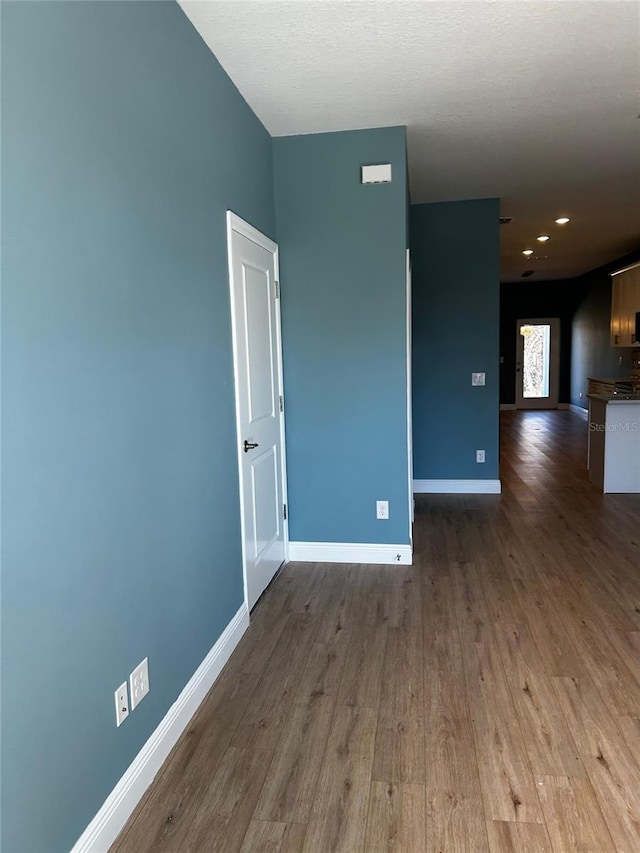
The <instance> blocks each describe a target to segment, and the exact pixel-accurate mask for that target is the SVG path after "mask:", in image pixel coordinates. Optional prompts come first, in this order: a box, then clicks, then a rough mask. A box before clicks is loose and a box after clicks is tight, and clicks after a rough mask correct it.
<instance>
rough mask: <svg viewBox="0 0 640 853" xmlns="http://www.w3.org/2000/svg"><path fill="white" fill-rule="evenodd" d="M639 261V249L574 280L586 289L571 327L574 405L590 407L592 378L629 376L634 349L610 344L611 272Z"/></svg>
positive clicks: (572, 394) (572, 396)
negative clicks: (589, 390)
mask: <svg viewBox="0 0 640 853" xmlns="http://www.w3.org/2000/svg"><path fill="white" fill-rule="evenodd" d="M637 261H640V252H634V253H633V254H631V255H625V256H624V257H622V258H618V260H616V261H613V262H612V263H610V264H607V265H606V266H603V267H598V269H595V270H592V271H591V272H588V273H586V275H583V276H580V277H579V278H577V279H575V281H576V282H578V283H579V284H580V286H581V287H582V289H583V291H584V298H583V300H582V302H581V303H580V305H579V307H578V309H577V311H576V313H575V315H574V318H573V327H572V358H571V402H572V403H573V404H574V405H575V406H582V407H583V408H585V409H586V408H587V407H588V404H589V403H588V400H587V386H588V379H589V377H594V378H596V379H597V378H600V379H626V378H628V377H629V375H630V372H631V353H632V351H633V349H632V348H631V347H612V346H611V334H610V328H611V287H612V284H611V273H612V272H613V271H614V270H619V269H622V268H623V267H626V266H629V265H630V264H633V263H636V262H637ZM621 357H622V364H620V361H619V360H620V358H621ZM580 394H582V397H581V396H580Z"/></svg>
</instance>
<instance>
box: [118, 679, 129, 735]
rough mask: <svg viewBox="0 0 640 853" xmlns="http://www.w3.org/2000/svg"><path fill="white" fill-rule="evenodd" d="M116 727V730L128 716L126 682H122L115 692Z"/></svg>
mask: <svg viewBox="0 0 640 853" xmlns="http://www.w3.org/2000/svg"><path fill="white" fill-rule="evenodd" d="M115 696H116V726H118V728H119V727H120V726H121V725H122V724H123V723H124V721H125V720H126V719H127V717H128V716H129V694H128V693H127V682H126V681H123V682H122V684H121V685H120V687H118V689H117V690H116V694H115Z"/></svg>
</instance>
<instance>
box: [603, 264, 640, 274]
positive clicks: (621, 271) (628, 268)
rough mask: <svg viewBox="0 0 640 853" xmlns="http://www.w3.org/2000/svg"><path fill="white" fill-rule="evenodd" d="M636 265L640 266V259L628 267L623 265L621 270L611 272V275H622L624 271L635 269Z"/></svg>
mask: <svg viewBox="0 0 640 853" xmlns="http://www.w3.org/2000/svg"><path fill="white" fill-rule="evenodd" d="M636 267H640V261H636V263H635V264H630V265H629V266H628V267H623V268H622V269H621V270H616V271H615V272H610V273H609V275H610V276H611V277H613V276H614V275H620V273H623V272H629V270H634V269H636Z"/></svg>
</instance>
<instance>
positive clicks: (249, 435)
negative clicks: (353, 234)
mask: <svg viewBox="0 0 640 853" xmlns="http://www.w3.org/2000/svg"><path fill="white" fill-rule="evenodd" d="M227 238H228V248H229V278H230V285H231V316H232V329H233V351H234V369H235V390H236V420H237V426H238V444H239V446H238V460H239V468H240V503H241V519H242V535H243V559H244V576H245V597H246V600H247V604H248V606H249V609H251V608H252V607H253V606H254V604H255V603H256V601H257V600H258V598H260V596H261V594H262V593H263V592H264V590H265V588H266V587H267V585H268V584H269V582H270V581H271V579H272V578H273V576H274V575H275V573H276V572H277V571H278V569H279V568H280V566H281V565H282V563H283V562H284V560H285V556H286V521H285V509H284V505H285V478H284V470H285V468H284V425H283V413H282V409H283V405H282V402H283V400H282V359H281V351H282V350H281V338H280V300H279V293H278V292H277V288H278V282H277V264H278V247H277V245H276V244H275V243H273V242H272V241H271V240H269V239H268V238H267V237H265V236H264V235H263V234H261V233H260V232H259V231H256V230H255V229H254V228H252V227H251V226H250V225H248V224H247V223H246V222H244V221H243V220H242V219H240V218H239V217H237V216H235V214H233V213H231V212H230V211H229V212H228V214H227Z"/></svg>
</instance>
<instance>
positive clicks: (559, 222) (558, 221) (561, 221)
mask: <svg viewBox="0 0 640 853" xmlns="http://www.w3.org/2000/svg"><path fill="white" fill-rule="evenodd" d="M570 221H571V220H570V219H569V217H568V216H561V217H560V218H559V219H556V225H566V224H567V222H570Z"/></svg>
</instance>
